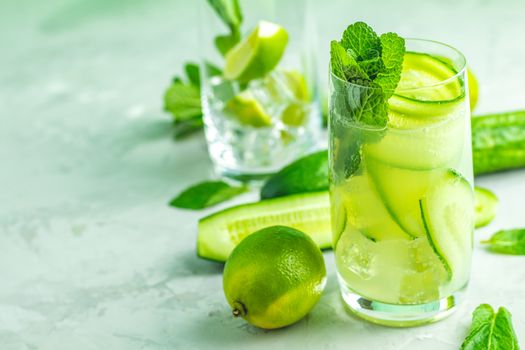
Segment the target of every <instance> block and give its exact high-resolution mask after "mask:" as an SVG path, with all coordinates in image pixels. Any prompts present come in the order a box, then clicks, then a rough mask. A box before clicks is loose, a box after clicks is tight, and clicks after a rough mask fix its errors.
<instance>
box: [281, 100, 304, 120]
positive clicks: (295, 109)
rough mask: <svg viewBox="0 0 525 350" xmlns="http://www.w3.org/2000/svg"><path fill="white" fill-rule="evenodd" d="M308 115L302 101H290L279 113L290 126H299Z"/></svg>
mask: <svg viewBox="0 0 525 350" xmlns="http://www.w3.org/2000/svg"><path fill="white" fill-rule="evenodd" d="M307 115H308V110H307V106H305V104H304V103H300V102H292V103H290V104H289V105H288V106H287V107H286V108H285V109H284V110H283V112H282V113H281V120H282V121H283V123H284V124H286V125H290V126H301V125H303V124H304V122H305V120H306V117H307Z"/></svg>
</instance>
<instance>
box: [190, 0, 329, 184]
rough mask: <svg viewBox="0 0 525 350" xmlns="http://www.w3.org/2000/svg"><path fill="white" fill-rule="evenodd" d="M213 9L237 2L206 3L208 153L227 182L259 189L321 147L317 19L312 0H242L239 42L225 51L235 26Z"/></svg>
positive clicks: (203, 20)
mask: <svg viewBox="0 0 525 350" xmlns="http://www.w3.org/2000/svg"><path fill="white" fill-rule="evenodd" d="M213 3H216V4H219V5H220V4H230V3H231V4H233V2H216V1H215V2H213V1H208V2H206V1H203V2H202V4H201V36H202V38H201V40H200V42H199V50H202V54H203V61H202V64H201V68H202V69H201V71H202V77H201V83H202V84H201V87H202V89H201V94H202V99H201V100H202V107H203V114H204V119H203V120H204V130H205V135H206V141H207V145H208V152H209V154H210V158H211V160H212V163H213V165H214V168H215V170H216V173H217V174H218V175H219V176H222V177H226V178H231V179H236V180H240V181H247V182H255V183H257V182H260V181H261V180H263V179H264V178H266V177H267V176H268V175H270V174H272V173H274V172H276V171H278V170H280V169H281V168H282V167H283V166H285V165H286V164H288V163H290V162H291V161H293V160H295V159H297V158H298V157H301V156H303V155H305V154H307V153H311V152H312V151H314V150H315V149H317V148H318V142H319V141H320V136H321V135H320V134H321V130H322V116H321V108H320V99H319V96H320V95H319V84H318V77H319V76H318V69H317V60H316V57H317V55H316V51H315V47H316V45H315V44H316V43H315V38H316V27H315V22H316V18H315V17H314V16H313V15H312V12H311V4H310V0H307V1H306V2H304V4H302V6H299V7H298V6H297V2H295V1H291V0H286V1H277V0H268V1H259V2H247V3H244V2H239V6H240V8H239V9H238V10H239V11H238V12H239V13H240V14H242V15H240V16H239V18H238V19H237V20H238V21H240V24H239V26H238V28H236V29H235V30H236V31H237V32H236V34H237V35H238V36H239V38H238V39H239V41H238V42H237V43H236V44H235V45H233V46H232V47H229V48H227V49H224V50H223V51H221V45H218V44H219V43H220V42H221V41H220V40H224V39H225V38H227V37H225V36H224V35H225V34H227V32H226V33H225V30H227V27H228V26H226V25H225V24H227V23H229V22H228V21H226V22H227V23H225V20H224V19H223V18H221V16H220V15H218V12H220V13H223V12H224V11H222V12H221V11H216V8H217V6H218V5H214V6H209V4H213ZM232 6H233V5H232ZM219 7H220V6H219ZM232 11H233V10H232ZM226 12H227V11H226ZM234 12H235V11H234ZM230 15H234V13H231V14H230ZM222 17H224V14H223V15H222ZM230 20H231V18H230ZM230 24H231V23H230ZM231 31H232V30H231V28H230V32H231ZM233 34H235V33H233ZM233 34H232V35H233Z"/></svg>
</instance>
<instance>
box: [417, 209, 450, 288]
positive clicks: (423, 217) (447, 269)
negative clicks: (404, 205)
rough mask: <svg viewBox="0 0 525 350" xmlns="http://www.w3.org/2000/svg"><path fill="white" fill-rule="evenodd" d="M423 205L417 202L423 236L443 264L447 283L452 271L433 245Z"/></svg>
mask: <svg viewBox="0 0 525 350" xmlns="http://www.w3.org/2000/svg"><path fill="white" fill-rule="evenodd" d="M425 209H426V208H425V205H424V204H423V200H422V199H420V200H419V210H420V211H421V219H422V220H423V227H424V228H425V234H426V236H427V240H428V243H429V245H430V248H432V250H433V251H434V253H435V254H436V256H437V257H438V259H439V261H441V263H442V264H443V267H444V268H445V271H447V275H448V276H447V277H448V281H450V280H451V279H452V269H451V268H450V264H449V263H448V261H447V260H446V259H445V258H444V257H443V255H442V252H440V251H439V249H438V248H437V246H436V244H435V243H434V240H433V239H432V234H431V233H430V227H429V224H428V222H427V218H426V217H425Z"/></svg>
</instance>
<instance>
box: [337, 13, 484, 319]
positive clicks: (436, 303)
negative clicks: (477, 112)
mask: <svg viewBox="0 0 525 350" xmlns="http://www.w3.org/2000/svg"><path fill="white" fill-rule="evenodd" d="M363 33H364V34H363ZM367 45H368V46H367ZM359 50H361V51H359ZM331 54H332V55H331V56H332V57H331V71H330V89H331V100H330V121H329V123H330V125H329V126H330V152H329V153H330V197H331V208H332V232H333V245H334V250H335V257H336V263H337V271H338V277H339V282H340V287H341V291H342V295H343V298H344V300H345V301H346V303H347V304H348V306H349V307H350V308H351V309H352V310H353V311H355V312H356V313H357V314H358V315H360V316H362V317H364V318H366V319H368V320H370V321H373V322H377V323H382V324H387V325H393V326H410V325H415V324H421V323H425V322H430V321H433V320H436V319H439V318H441V317H443V316H445V315H446V314H448V313H449V312H450V311H451V310H452V309H453V308H454V306H455V305H456V304H457V303H458V298H460V297H461V294H462V291H463V290H464V288H465V287H466V285H467V283H468V279H469V274H470V260H471V251H472V231H473V220H474V219H473V217H474V212H473V201H474V197H473V191H472V180H473V175H472V155H471V153H472V152H471V143H470V142H471V140H470V123H469V122H470V111H469V103H468V96H467V91H468V90H467V82H466V76H465V60H464V58H463V56H462V55H461V54H460V53H459V52H458V51H456V50H455V49H453V48H451V47H449V46H446V45H444V44H440V43H436V42H432V41H424V40H410V39H407V40H404V39H401V38H399V37H397V36H396V35H395V34H392V33H388V34H383V35H381V36H375V33H374V32H373V31H372V30H371V29H370V28H369V27H368V26H366V25H365V24H364V23H362V24H360V23H356V24H354V25H352V26H350V27H349V29H347V31H346V32H345V34H344V35H343V39H342V40H341V41H340V42H333V43H332V52H331Z"/></svg>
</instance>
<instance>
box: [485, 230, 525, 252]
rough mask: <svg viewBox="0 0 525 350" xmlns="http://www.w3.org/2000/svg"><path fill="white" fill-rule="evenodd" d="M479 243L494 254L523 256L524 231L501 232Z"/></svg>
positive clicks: (524, 245) (524, 248)
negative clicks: (486, 245) (487, 246)
mask: <svg viewBox="0 0 525 350" xmlns="http://www.w3.org/2000/svg"><path fill="white" fill-rule="evenodd" d="M481 243H484V244H488V245H489V249H490V250H492V251H494V252H496V253H502V254H511V255H525V229H514V230H501V231H498V232H496V233H495V234H494V235H493V236H492V237H491V238H490V239H489V240H487V241H482V242H481Z"/></svg>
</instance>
